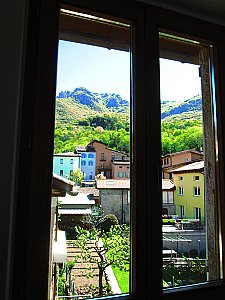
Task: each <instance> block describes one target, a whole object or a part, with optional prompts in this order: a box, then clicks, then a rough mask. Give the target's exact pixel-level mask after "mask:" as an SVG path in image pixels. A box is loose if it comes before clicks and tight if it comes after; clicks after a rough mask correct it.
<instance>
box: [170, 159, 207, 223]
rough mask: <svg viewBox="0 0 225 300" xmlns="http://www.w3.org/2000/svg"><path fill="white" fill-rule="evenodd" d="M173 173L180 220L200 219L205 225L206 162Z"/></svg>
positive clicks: (177, 211)
mask: <svg viewBox="0 0 225 300" xmlns="http://www.w3.org/2000/svg"><path fill="white" fill-rule="evenodd" d="M172 172H173V181H174V185H175V186H176V190H175V193H174V203H175V205H176V215H177V216H178V217H179V218H189V219H199V220H200V221H201V223H202V224H204V221H205V207H204V161H200V162H196V163H192V164H189V165H186V166H183V167H181V168H178V169H176V170H174V171H172Z"/></svg>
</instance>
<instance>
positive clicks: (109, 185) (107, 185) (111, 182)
mask: <svg viewBox="0 0 225 300" xmlns="http://www.w3.org/2000/svg"><path fill="white" fill-rule="evenodd" d="M96 187H97V189H121V190H122V189H126V190H129V189H130V179H103V180H97V181H96Z"/></svg>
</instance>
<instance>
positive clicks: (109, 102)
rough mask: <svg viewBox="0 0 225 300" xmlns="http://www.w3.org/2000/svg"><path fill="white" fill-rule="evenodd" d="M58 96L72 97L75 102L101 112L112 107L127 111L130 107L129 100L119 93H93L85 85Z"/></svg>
mask: <svg viewBox="0 0 225 300" xmlns="http://www.w3.org/2000/svg"><path fill="white" fill-rule="evenodd" d="M57 98H71V99H72V100H73V101H74V103H79V104H83V105H86V106H88V107H90V108H91V109H93V110H95V111H99V112H102V111H107V110H110V109H112V110H118V111H121V112H126V111H127V109H128V107H129V102H128V101H127V100H124V99H122V98H121V96H120V95H119V94H115V93H113V94H110V93H93V92H90V91H89V90H87V89H86V88H84V87H79V88H76V89H75V90H74V91H73V92H69V91H62V92H60V93H59V95H58V97H57Z"/></svg>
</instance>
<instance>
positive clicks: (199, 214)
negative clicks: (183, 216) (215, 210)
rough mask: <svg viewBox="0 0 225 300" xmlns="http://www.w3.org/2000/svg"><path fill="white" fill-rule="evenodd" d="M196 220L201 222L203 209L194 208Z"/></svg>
mask: <svg viewBox="0 0 225 300" xmlns="http://www.w3.org/2000/svg"><path fill="white" fill-rule="evenodd" d="M194 218H195V219H199V220H201V208H200V207H194Z"/></svg>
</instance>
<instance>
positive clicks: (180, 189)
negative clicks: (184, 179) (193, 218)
mask: <svg viewBox="0 0 225 300" xmlns="http://www.w3.org/2000/svg"><path fill="white" fill-rule="evenodd" d="M178 195H179V196H183V195H184V188H183V187H182V186H178Z"/></svg>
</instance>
